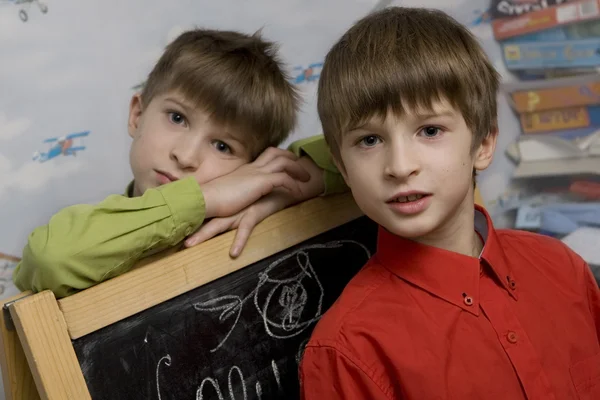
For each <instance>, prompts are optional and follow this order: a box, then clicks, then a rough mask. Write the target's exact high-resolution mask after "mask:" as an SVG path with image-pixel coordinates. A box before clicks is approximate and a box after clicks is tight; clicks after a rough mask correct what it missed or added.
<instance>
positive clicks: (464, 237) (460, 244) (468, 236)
mask: <svg viewBox="0 0 600 400" xmlns="http://www.w3.org/2000/svg"><path fill="white" fill-rule="evenodd" d="M474 220H475V207H474V204H473V201H470V202H469V201H466V200H465V201H464V202H463V203H462V204H461V206H460V207H459V209H458V210H457V212H456V213H455V214H454V216H453V217H452V219H450V220H448V221H446V223H444V224H443V226H441V227H440V228H439V229H438V230H436V231H435V232H431V234H429V235H427V236H426V237H422V238H418V239H415V241H417V242H419V243H422V244H425V245H428V246H433V247H437V248H440V249H444V250H448V251H452V252H455V253H459V254H464V255H466V256H471V257H479V255H480V254H481V250H482V249H483V243H482V241H481V238H480V237H479V235H478V234H477V232H475V225H474V224H475V222H474Z"/></svg>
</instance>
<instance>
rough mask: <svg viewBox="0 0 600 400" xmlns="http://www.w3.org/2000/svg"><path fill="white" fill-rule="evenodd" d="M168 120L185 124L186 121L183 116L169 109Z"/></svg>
mask: <svg viewBox="0 0 600 400" xmlns="http://www.w3.org/2000/svg"><path fill="white" fill-rule="evenodd" d="M168 115H169V121H171V122H172V123H174V124H175V125H186V124H187V121H186V119H185V116H184V115H183V114H181V113H178V112H177V111H169V113H168Z"/></svg>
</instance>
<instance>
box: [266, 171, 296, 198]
mask: <svg viewBox="0 0 600 400" xmlns="http://www.w3.org/2000/svg"><path fill="white" fill-rule="evenodd" d="M267 179H268V180H269V184H270V187H267V188H266V190H265V191H264V192H263V193H262V195H263V196H265V195H267V194H269V193H271V192H272V191H273V190H275V189H276V188H282V189H286V190H288V191H289V193H290V194H291V195H292V196H293V197H296V198H300V197H301V196H302V191H301V190H300V186H299V185H298V181H296V180H295V179H294V178H292V177H291V176H289V175H288V174H287V173H285V172H279V173H274V174H270V175H267ZM261 197H262V196H261Z"/></svg>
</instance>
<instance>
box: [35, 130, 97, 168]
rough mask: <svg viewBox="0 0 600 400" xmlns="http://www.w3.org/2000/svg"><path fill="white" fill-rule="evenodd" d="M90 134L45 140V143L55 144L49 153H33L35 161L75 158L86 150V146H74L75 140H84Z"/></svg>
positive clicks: (83, 133)
mask: <svg viewBox="0 0 600 400" xmlns="http://www.w3.org/2000/svg"><path fill="white" fill-rule="evenodd" d="M89 134H90V131H85V132H79V133H72V134H70V135H67V136H63V137H55V138H49V139H46V140H44V142H43V143H55V144H54V145H51V146H50V149H49V150H48V152H47V153H44V152H39V151H36V152H35V153H33V161H39V162H40V163H43V162H46V161H48V160H51V159H53V158H56V157H58V156H61V155H62V156H75V155H77V152H78V151H82V150H85V146H73V144H74V141H73V139H77V138H82V137H85V136H87V135H89Z"/></svg>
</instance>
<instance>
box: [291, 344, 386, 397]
mask: <svg viewBox="0 0 600 400" xmlns="http://www.w3.org/2000/svg"><path fill="white" fill-rule="evenodd" d="M359 364H360V363H359V362H357V361H356V360H352V359H351V358H349V357H348V356H346V355H344V354H342V353H341V352H340V350H339V349H336V348H334V347H323V346H310V345H309V346H308V347H306V349H305V351H304V355H303V357H302V362H301V364H300V398H301V399H302V400H322V399H327V400H336V399H340V400H341V399H344V400H354V399H356V400H359V399H360V400H362V399H370V400H389V399H391V396H388V395H387V394H386V393H385V392H384V391H383V390H382V389H381V387H380V386H379V385H378V384H377V383H376V382H375V381H374V380H373V378H372V377H371V376H370V375H369V374H368V373H366V372H365V370H366V368H364V366H361V365H359Z"/></svg>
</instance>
